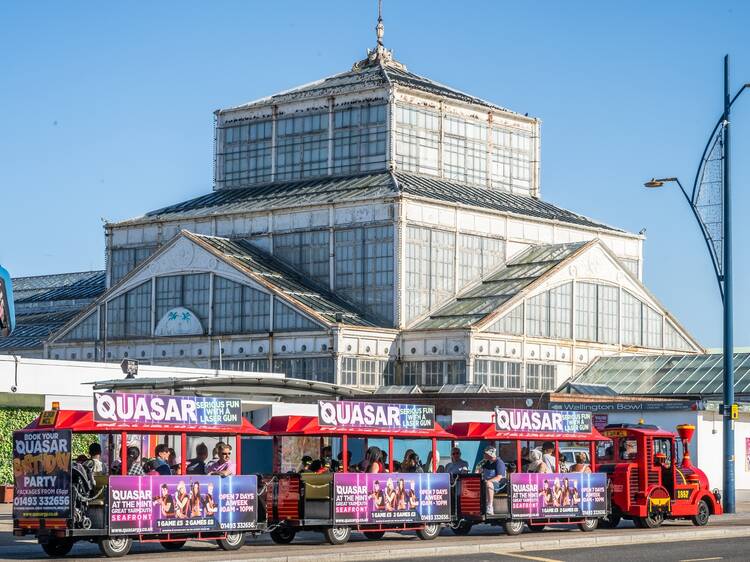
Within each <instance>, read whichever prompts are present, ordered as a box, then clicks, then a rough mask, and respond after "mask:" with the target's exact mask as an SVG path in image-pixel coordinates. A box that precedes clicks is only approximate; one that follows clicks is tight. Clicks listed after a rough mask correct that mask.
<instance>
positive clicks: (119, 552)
mask: <svg viewBox="0 0 750 562" xmlns="http://www.w3.org/2000/svg"><path fill="white" fill-rule="evenodd" d="M132 546H133V540H132V539H131V538H130V537H107V538H105V539H99V551H100V552H101V553H102V554H103V555H104V556H106V557H107V558H120V557H121V556H125V555H126V554H127V553H128V552H130V547H132Z"/></svg>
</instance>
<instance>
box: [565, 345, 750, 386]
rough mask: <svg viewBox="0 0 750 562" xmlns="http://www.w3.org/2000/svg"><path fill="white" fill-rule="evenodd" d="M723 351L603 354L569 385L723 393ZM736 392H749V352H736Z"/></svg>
mask: <svg viewBox="0 0 750 562" xmlns="http://www.w3.org/2000/svg"><path fill="white" fill-rule="evenodd" d="M722 378H723V362H722V355H721V354H720V353H712V354H706V355H697V354H696V355H693V354H690V355H631V356H622V357H602V358H600V359H598V360H597V361H595V362H594V363H593V364H592V365H591V366H589V367H588V368H587V369H585V370H584V371H583V372H581V373H580V374H579V375H577V376H576V377H574V378H573V379H572V380H571V381H570V383H569V384H575V385H604V386H607V387H609V388H611V389H612V390H614V391H615V392H616V393H617V394H651V395H661V396H666V395H669V396H675V395H678V396H685V395H691V396H706V395H712V394H721V392H722ZM734 391H735V393H737V394H750V353H735V354H734Z"/></svg>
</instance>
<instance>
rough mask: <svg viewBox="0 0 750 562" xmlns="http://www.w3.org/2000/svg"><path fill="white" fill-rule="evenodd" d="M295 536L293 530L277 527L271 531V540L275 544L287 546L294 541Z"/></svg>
mask: <svg viewBox="0 0 750 562" xmlns="http://www.w3.org/2000/svg"><path fill="white" fill-rule="evenodd" d="M296 534H297V533H296V531H295V530H294V529H290V528H289V527H279V528H277V529H274V530H273V531H271V540H272V541H273V542H275V543H276V544H289V543H290V542H292V541H293V540H294V535H296Z"/></svg>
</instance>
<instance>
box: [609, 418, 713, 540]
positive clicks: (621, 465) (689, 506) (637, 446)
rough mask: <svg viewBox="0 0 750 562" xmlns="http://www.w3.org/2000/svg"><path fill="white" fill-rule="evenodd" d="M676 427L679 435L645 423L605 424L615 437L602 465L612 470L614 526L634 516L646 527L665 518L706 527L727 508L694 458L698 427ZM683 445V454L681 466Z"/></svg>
mask: <svg viewBox="0 0 750 562" xmlns="http://www.w3.org/2000/svg"><path fill="white" fill-rule="evenodd" d="M677 431H678V432H679V437H678V436H677V435H675V434H674V433H671V432H669V431H664V430H662V429H660V428H659V427H657V426H655V425H646V424H644V423H639V424H615V425H608V426H607V427H606V428H605V429H604V431H603V432H602V433H603V434H604V435H605V436H607V437H609V438H610V439H611V440H612V442H611V444H609V445H606V446H605V450H604V451H603V452H600V455H599V469H598V470H599V471H602V472H607V474H608V475H609V486H610V490H611V496H612V514H611V515H610V517H609V519H608V522H609V525H610V526H612V527H615V526H617V524H618V523H619V522H620V520H621V519H632V520H633V522H634V523H635V525H636V527H642V528H654V527H658V526H660V525H661V524H662V523H663V522H664V520H665V519H689V520H691V521H692V522H693V524H694V525H697V526H703V525H706V524H707V523H708V520H709V517H710V516H711V515H721V514H722V513H723V510H722V507H721V496H720V494H719V492H718V490H713V491H712V490H711V489H710V487H709V483H708V478H707V477H706V474H705V473H704V472H703V471H702V470H700V469H699V468H698V467H696V466H693V464H692V462H691V460H690V452H689V445H690V440H691V439H692V437H693V433H694V432H695V426H692V425H680V426H677ZM678 440H679V441H681V443H680V442H679V441H678ZM680 444H681V445H682V451H683V455H682V462H681V463H679V466H678V452H679V451H678V449H679V446H680ZM601 453H603V454H601Z"/></svg>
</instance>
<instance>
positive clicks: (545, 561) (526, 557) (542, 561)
mask: <svg viewBox="0 0 750 562" xmlns="http://www.w3.org/2000/svg"><path fill="white" fill-rule="evenodd" d="M504 556H512V557H513V558H523V559H524V560H536V561H537V562H563V561H562V560H557V559H556V558H542V557H541V556H529V555H528V554H516V553H515V552H514V553H512V554H504Z"/></svg>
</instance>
